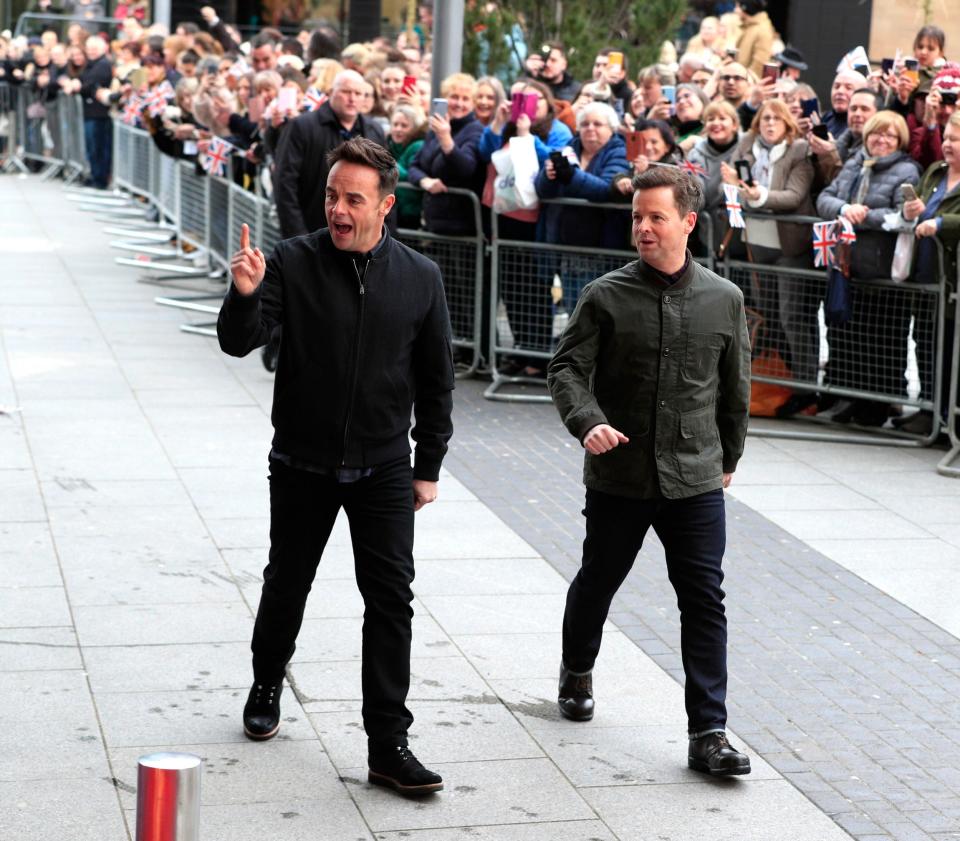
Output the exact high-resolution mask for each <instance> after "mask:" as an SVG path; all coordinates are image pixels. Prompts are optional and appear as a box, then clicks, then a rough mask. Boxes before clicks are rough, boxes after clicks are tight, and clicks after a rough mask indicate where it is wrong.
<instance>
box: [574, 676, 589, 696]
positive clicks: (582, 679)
mask: <svg viewBox="0 0 960 841" xmlns="http://www.w3.org/2000/svg"><path fill="white" fill-rule="evenodd" d="M573 688H574V689H575V690H576V691H577V692H584V693H589V692H590V691H591V688H592V687H591V681H590V675H577V680H576V683H574V685H573Z"/></svg>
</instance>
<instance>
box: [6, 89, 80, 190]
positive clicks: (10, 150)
mask: <svg viewBox="0 0 960 841" xmlns="http://www.w3.org/2000/svg"><path fill="white" fill-rule="evenodd" d="M0 114H3V115H4V117H0V120H2V121H3V124H4V127H5V130H4V131H0V138H3V139H5V141H6V143H5V145H6V147H7V148H6V150H5V151H6V158H5V163H4V169H6V170H10V169H12V168H16V169H18V170H20V171H21V172H28V171H29V163H28V162H35V163H37V164H39V165H41V166H42V167H44V170H43V174H42V177H43V178H44V179H48V178H52V177H53V176H54V175H57V174H61V175H63V177H64V180H66V181H67V183H71V182H73V181H76V180H77V179H78V178H80V177H81V176H84V175H86V174H87V171H88V167H87V161H86V150H85V147H84V136H83V102H82V101H81V99H80V97H79V96H76V95H73V94H65V93H63V92H62V91H61V92H58V93H57V95H56V96H55V97H52V98H47V97H45V96H43V95H41V94H40V93H39V92H38V91H37V90H35V89H34V88H33V87H32V86H31V85H30V84H29V83H28V82H24V83H23V84H18V85H11V84H9V83H2V84H0ZM0 142H3V140H0Z"/></svg>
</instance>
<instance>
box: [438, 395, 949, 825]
mask: <svg viewBox="0 0 960 841" xmlns="http://www.w3.org/2000/svg"><path fill="white" fill-rule="evenodd" d="M484 386H485V383H482V382H478V381H472V382H471V381H464V382H460V383H459V384H458V390H457V392H456V414H455V417H454V424H455V433H454V437H453V440H452V442H451V451H450V454H449V455H448V457H447V460H446V462H445V463H446V465H447V466H448V468H449V469H450V471H451V472H452V473H453V474H454V475H455V476H456V477H457V478H458V479H459V480H460V481H461V482H462V483H463V484H464V485H465V486H466V487H467V488H468V489H469V490H471V491H472V492H473V493H474V494H476V495H477V497H478V498H479V499H480V500H481V501H483V502H484V503H486V504H487V505H488V506H489V507H490V508H491V510H493V511H494V512H495V513H496V514H497V515H498V516H500V517H501V518H502V519H503V520H504V522H506V523H507V524H508V525H509V526H510V527H511V528H513V529H514V530H515V531H516V532H517V533H518V534H519V535H520V536H521V537H523V538H524V539H525V540H527V542H528V543H530V545H531V546H533V547H534V548H535V549H536V550H537V551H538V552H540V553H541V554H542V555H543V557H544V558H545V559H546V560H547V561H549V562H550V563H551V564H552V565H553V566H554V568H555V569H557V571H558V572H560V573H561V574H562V575H563V576H564V577H565V578H566V579H567V580H570V579H571V578H572V576H573V575H574V574H575V573H576V570H577V569H578V568H579V562H580V549H581V544H582V539H583V527H582V516H581V509H582V506H583V488H582V485H581V484H580V475H581V468H582V451H581V450H580V449H579V448H578V447H576V442H574V441H573V440H572V439H570V438H569V436H568V435H567V434H566V431H565V430H564V429H563V428H562V427H561V426H560V423H559V420H558V418H557V416H556V413H555V410H554V409H553V407H552V406H549V405H543V404H509V403H498V402H491V401H487V400H484V399H483V397H482V391H483V388H484ZM744 458H745V460H749V458H750V451H749V442H748V446H747V451H746V454H745V456H744ZM727 512H728V535H727V559H726V563H725V571H726V580H725V583H724V588H725V590H726V592H727V599H726V605H727V615H728V620H729V635H730V642H729V662H730V686H729V710H730V725H731V727H732V728H733V729H734V730H736V731H737V733H738V734H739V735H741V736H742V737H743V738H744V739H746V740H747V741H748V742H749V743H750V745H751V747H753V748H754V749H755V750H756V751H757V752H758V753H760V754H761V756H762V757H763V758H764V759H765V760H767V761H768V762H769V763H770V764H771V765H772V766H773V767H774V768H775V769H776V770H777V771H779V772H780V773H781V774H783V776H784V777H785V778H786V779H788V780H790V782H791V783H793V785H794V786H796V787H797V789H798V790H799V791H801V792H802V793H803V794H804V795H805V796H806V797H807V798H809V799H810V800H811V801H812V802H813V803H814V804H816V805H817V806H818V807H819V808H820V809H821V810H823V811H824V812H825V813H826V814H827V815H829V816H830V817H831V818H832V819H833V820H834V821H835V822H836V823H837V824H838V825H839V826H840V827H842V828H843V829H844V830H845V831H847V832H848V833H849V834H850V835H852V836H853V837H855V838H857V839H858V840H859V841H879V839H896V841H914V839H923V841H930V840H931V839H933V841H946V839H957V838H960V730H958V728H957V724H958V712H960V703H958V700H957V699H958V698H960V641H958V640H957V639H956V638H955V637H953V636H951V635H950V634H948V633H947V632H946V631H944V630H943V629H941V628H940V627H938V626H937V625H935V624H933V623H932V622H930V621H928V620H926V619H924V618H923V617H922V616H919V615H918V614H916V613H915V612H914V611H913V610H911V609H909V608H907V607H905V606H903V605H902V604H900V603H899V602H897V601H896V600H894V599H892V598H890V597H889V596H887V595H886V594H884V593H882V592H881V591H879V590H877V589H876V588H875V587H873V586H871V585H870V584H869V583H867V582H865V581H864V580H862V579H860V578H858V577H857V576H856V575H854V574H852V573H850V572H849V571H847V570H846V569H844V568H843V567H841V566H840V565H838V564H836V563H835V562H833V561H831V560H830V559H828V558H826V557H825V556H823V555H822V554H820V553H818V552H816V551H815V550H813V549H811V548H810V547H809V546H807V545H806V544H805V543H804V542H802V541H800V540H798V539H796V538H794V537H792V536H791V535H789V534H788V533H787V532H785V531H784V530H782V529H781V528H779V527H778V526H775V525H774V524H772V523H771V522H769V521H768V520H767V519H766V518H764V517H763V516H761V515H759V514H757V513H756V512H754V511H753V510H751V509H750V508H748V507H747V506H746V505H744V504H743V503H740V502H738V501H737V500H734V499H730V498H729V497H728V499H727ZM610 619H611V621H613V622H614V623H615V624H616V625H617V626H618V627H619V628H620V630H621V631H622V632H623V633H624V634H626V635H627V636H628V637H629V638H630V639H631V640H633V642H635V643H636V644H637V645H638V646H639V647H640V648H641V649H642V650H643V651H644V652H645V653H646V654H648V655H649V656H650V657H651V658H652V659H653V660H654V661H656V662H657V663H658V664H659V665H660V666H661V667H662V668H663V669H664V670H665V671H667V672H668V673H669V674H670V675H671V676H673V677H674V678H675V679H677V680H678V682H682V679H683V673H682V668H681V663H680V652H679V619H678V617H677V611H676V604H675V596H674V593H673V591H672V588H671V587H670V585H669V582H668V581H667V576H666V571H665V568H664V565H663V554H662V548H661V547H660V545H659V543H658V542H657V541H656V538H655V536H653V535H652V534H651V535H650V536H649V537H648V539H647V541H646V543H645V545H644V548H643V550H642V552H641V555H640V557H639V558H638V561H637V563H636V565H635V567H634V569H633V571H632V572H631V574H630V576H629V578H628V579H627V582H626V584H625V585H624V587H623V588H622V590H621V592H620V595H619V596H618V597H617V599H616V600H615V602H614V605H613V607H612V610H611V614H610ZM557 621H558V627H559V622H560V617H558V620H557ZM600 657H601V661H602V658H603V652H602V651H601V655H600ZM595 692H596V694H597V698H598V706H601V705H602V704H603V686H602V684H600V685H598V686H596V687H595Z"/></svg>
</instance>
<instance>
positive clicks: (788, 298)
mask: <svg viewBox="0 0 960 841" xmlns="http://www.w3.org/2000/svg"><path fill="white" fill-rule="evenodd" d="M768 218H769V217H768ZM776 218H777V219H778V221H791V222H797V223H810V222H812V221H818V222H819V221H822V220H820V219H819V218H817V219H812V218H810V217H797V216H782V217H776ZM853 247H854V248H856V245H854V246H853ZM936 247H937V252H938V269H939V270H938V272H937V279H936V281H935V282H932V283H918V282H899V281H894V280H892V279H870V280H861V279H852V280H851V281H850V288H851V299H852V305H853V314H852V318H851V319H850V321H849V323H847V324H844V325H842V326H828V325H827V324H826V323H825V317H824V311H823V307H822V305H823V302H824V300H825V299H826V293H827V274H826V272H825V271H824V270H822V269H809V268H792V267H790V266H789V265H783V264H782V263H764V262H758V261H755V260H744V259H742V258H736V257H731V256H727V257H726V258H725V259H724V260H723V261H722V263H721V264H720V265H719V267H718V270H719V272H720V273H721V274H722V275H723V276H724V277H726V278H727V279H729V280H730V281H732V282H733V283H735V284H736V285H737V286H738V287H740V289H741V290H742V291H743V293H744V302H745V305H746V308H747V320H748V326H749V328H750V333H751V340H752V342H753V357H754V368H753V373H752V380H753V381H754V382H757V383H768V384H772V385H777V386H782V387H784V388H787V389H790V390H791V391H794V392H799V393H818V394H820V395H830V396H833V397H835V398H837V399H838V400H840V399H842V400H855V401H856V400H861V401H871V402H876V403H879V404H887V405H897V406H900V407H903V408H915V409H917V410H918V411H927V412H931V413H932V415H933V425H932V429H931V431H930V432H929V433H927V434H911V433H909V432H906V431H903V430H895V429H888V428H874V427H871V428H869V429H867V428H865V427H858V426H857V425H856V424H855V423H854V424H836V423H833V421H832V418H831V416H830V414H829V412H826V413H824V414H823V415H809V416H808V415H798V416H795V419H796V420H802V421H807V422H811V423H816V424H820V425H821V426H825V425H828V424H829V425H830V426H831V427H832V430H831V431H829V432H827V431H819V432H817V431H812V430H801V429H798V428H795V427H794V428H790V429H785V428H773V427H754V428H752V429H751V434H754V435H757V436H759V437H789V438H800V439H807V440H831V441H843V442H847V443H871V444H876V443H885V444H891V445H896V446H927V445H929V444H931V443H933V441H935V440H936V439H937V437H938V435H939V432H940V415H939V412H937V411H935V407H936V406H939V405H940V400H941V392H942V389H943V387H944V376H943V359H944V355H943V352H942V349H943V335H944V314H945V309H946V298H947V284H946V282H945V274H944V271H943V249H942V246H941V245H940V243H939V242H936ZM776 357H779V359H777V358H776ZM914 363H916V364H914ZM841 429H842V431H839V430H841ZM865 433H866V434H865Z"/></svg>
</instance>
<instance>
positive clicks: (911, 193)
mask: <svg viewBox="0 0 960 841" xmlns="http://www.w3.org/2000/svg"><path fill="white" fill-rule="evenodd" d="M900 195H901V196H903V200H904V201H905V202H906V201H916V199H917V191H916V190H915V189H914V188H913V184H901V185H900Z"/></svg>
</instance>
